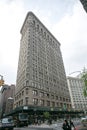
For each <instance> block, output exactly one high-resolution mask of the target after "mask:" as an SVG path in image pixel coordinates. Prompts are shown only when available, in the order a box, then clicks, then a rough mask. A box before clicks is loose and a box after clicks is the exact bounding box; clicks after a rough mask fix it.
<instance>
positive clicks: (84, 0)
mask: <svg viewBox="0 0 87 130" xmlns="http://www.w3.org/2000/svg"><path fill="white" fill-rule="evenodd" d="M80 2H81V3H82V5H83V8H84V9H85V11H86V13H87V0H80Z"/></svg>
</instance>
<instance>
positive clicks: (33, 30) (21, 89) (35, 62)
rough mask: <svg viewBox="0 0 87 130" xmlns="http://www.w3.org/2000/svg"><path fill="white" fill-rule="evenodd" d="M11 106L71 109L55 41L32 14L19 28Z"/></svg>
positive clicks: (62, 66) (56, 41)
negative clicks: (17, 56)
mask: <svg viewBox="0 0 87 130" xmlns="http://www.w3.org/2000/svg"><path fill="white" fill-rule="evenodd" d="M20 32H21V40H20V53H19V62H18V71H17V81H16V90H15V103H14V106H15V107H20V106H26V105H28V106H29V105H32V106H43V107H45V106H46V107H61V108H63V107H66V108H67V109H68V108H69V109H70V107H71V102H70V95H69V90H68V86H67V80H66V74H65V69H64V64H63V59H62V54H61V50H60V43H59V41H58V40H57V39H56V38H55V37H54V36H53V35H52V33H51V32H50V31H49V30H48V29H47V28H46V27H45V26H44V25H43V24H42V22H41V21H40V20H39V19H38V18H37V17H36V16H35V15H34V14H33V13H32V12H28V14H27V16H26V18H25V21H24V23H23V26H22V28H21V31H20Z"/></svg>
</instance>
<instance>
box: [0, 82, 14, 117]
mask: <svg viewBox="0 0 87 130" xmlns="http://www.w3.org/2000/svg"><path fill="white" fill-rule="evenodd" d="M14 93H15V85H13V84H12V85H7V84H4V85H3V86H2V88H1V114H2V115H1V116H3V115H4V114H6V113H8V112H9V111H11V110H12V109H13V100H10V102H11V103H9V102H8V100H9V98H10V99H11V98H12V99H14ZM9 104H10V106H9V107H8V105H9ZM9 108H10V109H9ZM8 109H9V110H8Z"/></svg>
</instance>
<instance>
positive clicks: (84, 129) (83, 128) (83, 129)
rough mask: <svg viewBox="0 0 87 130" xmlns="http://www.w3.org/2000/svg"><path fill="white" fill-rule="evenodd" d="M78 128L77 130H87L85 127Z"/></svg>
mask: <svg viewBox="0 0 87 130" xmlns="http://www.w3.org/2000/svg"><path fill="white" fill-rule="evenodd" d="M75 128H76V130H87V127H83V126H81V125H80V126H76V127H75Z"/></svg>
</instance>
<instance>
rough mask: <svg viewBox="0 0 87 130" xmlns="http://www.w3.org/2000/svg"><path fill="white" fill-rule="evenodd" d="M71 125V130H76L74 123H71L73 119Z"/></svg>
mask: <svg viewBox="0 0 87 130" xmlns="http://www.w3.org/2000/svg"><path fill="white" fill-rule="evenodd" d="M69 125H70V128H71V130H72V128H74V130H75V125H74V123H73V121H71V119H70V121H69Z"/></svg>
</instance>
